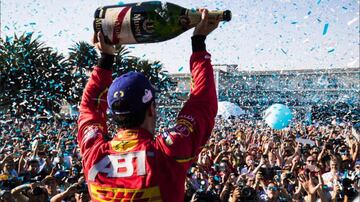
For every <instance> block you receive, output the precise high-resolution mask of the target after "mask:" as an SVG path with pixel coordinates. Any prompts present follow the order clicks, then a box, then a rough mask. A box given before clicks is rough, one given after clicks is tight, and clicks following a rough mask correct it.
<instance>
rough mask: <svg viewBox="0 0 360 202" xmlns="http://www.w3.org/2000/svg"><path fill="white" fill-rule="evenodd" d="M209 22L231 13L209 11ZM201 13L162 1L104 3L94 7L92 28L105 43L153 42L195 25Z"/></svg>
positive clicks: (171, 36)
mask: <svg viewBox="0 0 360 202" xmlns="http://www.w3.org/2000/svg"><path fill="white" fill-rule="evenodd" d="M208 16H209V21H211V20H215V19H219V20H221V21H230V20H231V12H230V11H229V10H226V11H209V15H208ZM200 20H201V13H200V12H199V11H197V10H195V9H186V8H183V7H181V6H178V5H175V4H172V3H167V2H161V1H148V2H140V3H133V4H123V5H114V6H104V7H100V8H98V9H96V11H95V20H94V30H95V32H96V33H97V32H99V31H100V32H102V33H103V35H104V38H105V42H106V43H108V44H113V45H115V44H119V43H120V42H121V44H136V43H154V42H160V41H166V40H168V39H172V38H174V37H176V36H178V35H180V34H181V33H183V32H185V31H186V30H188V29H190V28H193V27H195V26H196V25H197V24H198V23H199V22H200Z"/></svg>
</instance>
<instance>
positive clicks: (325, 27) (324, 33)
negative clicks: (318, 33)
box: [323, 23, 329, 35]
mask: <svg viewBox="0 0 360 202" xmlns="http://www.w3.org/2000/svg"><path fill="white" fill-rule="evenodd" d="M328 28H329V23H325V25H324V30H323V35H326V33H327V31H328Z"/></svg>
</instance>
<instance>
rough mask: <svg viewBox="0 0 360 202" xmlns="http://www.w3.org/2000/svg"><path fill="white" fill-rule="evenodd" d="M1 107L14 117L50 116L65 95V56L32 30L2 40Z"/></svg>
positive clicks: (0, 53) (0, 42)
mask: <svg viewBox="0 0 360 202" xmlns="http://www.w3.org/2000/svg"><path fill="white" fill-rule="evenodd" d="M0 67H1V77H0V78H1V79H0V90H1V96H0V103H1V104H0V106H1V109H2V111H3V112H5V113H11V114H12V115H15V116H20V115H21V116H22V117H24V115H31V116H34V115H51V114H52V112H58V111H59V110H60V107H61V100H62V99H63V98H64V97H66V89H65V81H66V80H67V77H68V76H69V73H70V72H69V71H67V69H66V68H65V67H66V61H65V60H64V57H63V56H62V55H61V54H59V53H58V52H56V51H54V50H53V49H52V48H50V47H47V46H45V45H44V43H42V42H40V41H39V38H35V39H34V38H33V33H24V34H22V35H21V36H20V37H18V36H17V35H16V34H15V35H14V36H11V37H6V38H5V40H4V39H0Z"/></svg>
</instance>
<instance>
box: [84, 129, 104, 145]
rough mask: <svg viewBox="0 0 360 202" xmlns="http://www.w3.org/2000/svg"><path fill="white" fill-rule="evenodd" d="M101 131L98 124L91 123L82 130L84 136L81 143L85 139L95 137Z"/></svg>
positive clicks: (85, 140)
mask: <svg viewBox="0 0 360 202" xmlns="http://www.w3.org/2000/svg"><path fill="white" fill-rule="evenodd" d="M100 131H101V127H100V126H98V125H91V126H88V127H87V128H86V129H85V130H84V138H83V143H86V142H87V141H89V140H91V139H93V138H96V137H97V136H98V135H100V134H101V133H100Z"/></svg>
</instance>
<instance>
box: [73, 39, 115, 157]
mask: <svg viewBox="0 0 360 202" xmlns="http://www.w3.org/2000/svg"><path fill="white" fill-rule="evenodd" d="M93 41H94V44H95V46H96V48H97V49H99V50H100V52H101V58H100V60H99V63H98V65H97V66H95V67H94V70H93V71H92V73H91V76H90V78H89V80H88V82H87V84H86V87H85V89H84V92H83V95H82V100H81V104H80V116H79V120H78V136H77V141H78V144H79V146H80V149H81V153H82V154H83V157H84V159H85V160H86V158H87V155H84V154H86V150H87V149H91V148H92V147H93V146H94V145H96V144H99V143H101V142H103V141H105V140H104V138H103V135H105V134H107V126H106V110H107V107H108V106H107V101H106V96H107V90H108V87H109V86H110V84H111V82H112V77H111V75H112V65H113V62H114V48H113V46H110V45H107V44H105V42H104V37H103V36H102V35H101V34H100V33H99V34H98V35H97V36H94V40H93Z"/></svg>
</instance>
